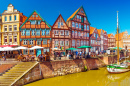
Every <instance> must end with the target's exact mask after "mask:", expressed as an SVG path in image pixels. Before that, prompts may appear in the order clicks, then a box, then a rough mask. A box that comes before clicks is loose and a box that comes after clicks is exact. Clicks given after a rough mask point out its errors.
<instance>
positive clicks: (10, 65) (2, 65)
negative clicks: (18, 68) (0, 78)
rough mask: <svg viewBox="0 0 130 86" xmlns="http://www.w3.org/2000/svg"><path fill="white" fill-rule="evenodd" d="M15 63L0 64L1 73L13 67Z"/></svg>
mask: <svg viewBox="0 0 130 86" xmlns="http://www.w3.org/2000/svg"><path fill="white" fill-rule="evenodd" d="M14 65H15V64H1V65H0V75H1V74H2V73H4V72H6V71H7V70H9V69H10V68H11V67H13V66H14Z"/></svg>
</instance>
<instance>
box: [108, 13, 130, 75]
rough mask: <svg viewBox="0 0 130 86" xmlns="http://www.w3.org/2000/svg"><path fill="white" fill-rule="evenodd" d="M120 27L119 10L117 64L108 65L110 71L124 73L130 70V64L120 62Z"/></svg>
mask: <svg viewBox="0 0 130 86" xmlns="http://www.w3.org/2000/svg"><path fill="white" fill-rule="evenodd" d="M119 57H120V56H119V29H118V11H117V64H110V65H107V70H108V72H109V73H124V72H127V71H130V66H128V64H127V63H126V62H123V63H120V62H119Z"/></svg>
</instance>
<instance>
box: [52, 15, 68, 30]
mask: <svg viewBox="0 0 130 86" xmlns="http://www.w3.org/2000/svg"><path fill="white" fill-rule="evenodd" d="M52 27H53V28H60V29H69V28H68V26H67V24H66V22H65V21H64V19H63V17H62V16H61V14H60V15H59V16H58V18H57V19H56V21H55V23H54V24H53V26H52Z"/></svg>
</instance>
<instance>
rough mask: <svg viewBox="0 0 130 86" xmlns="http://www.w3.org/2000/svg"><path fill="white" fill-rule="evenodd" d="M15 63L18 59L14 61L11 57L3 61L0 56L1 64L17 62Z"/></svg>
mask: <svg viewBox="0 0 130 86" xmlns="http://www.w3.org/2000/svg"><path fill="white" fill-rule="evenodd" d="M17 63H19V61H16V60H15V59H13V58H11V59H10V58H7V59H6V61H4V59H3V58H0V65H1V64H17Z"/></svg>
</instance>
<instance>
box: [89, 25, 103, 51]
mask: <svg viewBox="0 0 130 86" xmlns="http://www.w3.org/2000/svg"><path fill="white" fill-rule="evenodd" d="M90 46H92V48H91V52H96V50H97V51H98V52H100V51H101V38H100V36H99V34H98V30H97V29H96V28H94V27H90Z"/></svg>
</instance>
